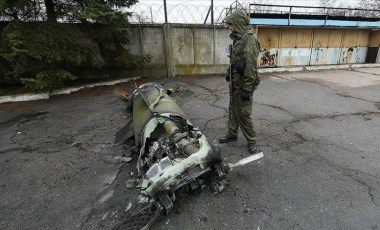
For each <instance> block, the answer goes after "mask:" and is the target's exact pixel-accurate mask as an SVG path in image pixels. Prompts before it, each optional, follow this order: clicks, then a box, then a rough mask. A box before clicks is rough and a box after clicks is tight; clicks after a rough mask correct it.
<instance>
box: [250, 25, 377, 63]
mask: <svg viewBox="0 0 380 230" xmlns="http://www.w3.org/2000/svg"><path fill="white" fill-rule="evenodd" d="M258 35H259V37H260V42H261V47H262V52H261V53H260V67H275V66H305V65H336V64H352V63H365V61H366V57H367V51H368V46H369V42H370V39H371V32H370V30H358V29H355V30H354V29H312V28H290V27H282V28H263V29H259V31H258ZM371 40H373V39H371ZM375 40H376V39H375ZM376 41H378V40H376ZM373 43H376V42H373Z"/></svg>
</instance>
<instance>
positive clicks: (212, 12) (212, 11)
mask: <svg viewBox="0 0 380 230" xmlns="http://www.w3.org/2000/svg"><path fill="white" fill-rule="evenodd" d="M211 25H214V0H211Z"/></svg>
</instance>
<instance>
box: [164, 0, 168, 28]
mask: <svg viewBox="0 0 380 230" xmlns="http://www.w3.org/2000/svg"><path fill="white" fill-rule="evenodd" d="M164 11H165V23H168V12H167V10H166V0H164Z"/></svg>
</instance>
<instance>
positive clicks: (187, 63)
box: [126, 24, 231, 77]
mask: <svg viewBox="0 0 380 230" xmlns="http://www.w3.org/2000/svg"><path fill="white" fill-rule="evenodd" d="M131 34H132V37H131V42H130V44H129V45H128V46H126V48H127V49H129V50H130V51H131V52H132V53H133V54H138V55H141V54H143V55H149V56H151V61H150V63H149V64H147V65H146V66H145V67H144V68H143V69H140V70H132V72H131V74H135V75H136V74H137V75H142V76H149V77H161V76H176V75H192V74H215V73H223V72H224V71H225V69H226V65H227V64H228V57H227V49H226V47H228V45H229V44H230V43H231V39H230V38H229V32H228V30H226V29H225V28H224V27H222V26H202V25H176V24H168V25H135V26H132V27H131Z"/></svg>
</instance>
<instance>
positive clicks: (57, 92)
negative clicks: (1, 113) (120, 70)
mask: <svg viewBox="0 0 380 230" xmlns="http://www.w3.org/2000/svg"><path fill="white" fill-rule="evenodd" d="M137 79H140V77H134V78H128V79H121V80H115V81H107V82H99V83H94V84H87V85H83V86H80V87H71V88H66V89H60V90H55V91H53V92H52V93H50V94H49V93H37V94H20V95H12V96H0V104H2V103H7V102H21V101H34V100H41V99H48V98H50V96H53V95H61V94H70V93H73V92H77V91H79V90H81V89H87V88H94V87H97V86H105V85H116V84H119V83H125V82H129V81H134V80H137Z"/></svg>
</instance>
